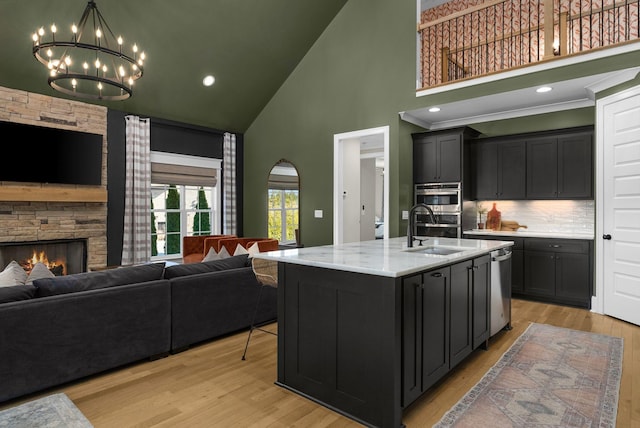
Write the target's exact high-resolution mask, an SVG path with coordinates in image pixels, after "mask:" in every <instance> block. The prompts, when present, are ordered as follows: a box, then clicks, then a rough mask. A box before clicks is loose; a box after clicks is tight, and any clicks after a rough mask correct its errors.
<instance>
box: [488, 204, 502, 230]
mask: <svg viewBox="0 0 640 428" xmlns="http://www.w3.org/2000/svg"><path fill="white" fill-rule="evenodd" d="M501 217H502V214H501V213H500V211H498V209H497V208H496V203H495V202H494V203H493V208H491V210H490V211H489V212H488V213H487V222H486V224H485V226H486V228H487V229H492V230H500V221H501Z"/></svg>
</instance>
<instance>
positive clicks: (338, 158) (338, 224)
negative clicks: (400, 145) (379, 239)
mask: <svg viewBox="0 0 640 428" xmlns="http://www.w3.org/2000/svg"><path fill="white" fill-rule="evenodd" d="M377 134H381V135H382V137H383V144H384V189H383V199H384V201H383V210H384V222H385V224H384V235H383V236H384V239H389V126H388V125H387V126H380V127H377V128H369V129H362V130H359V131H352V132H343V133H341V134H334V136H333V244H334V245H336V244H341V243H342V242H343V239H342V237H343V232H344V229H343V218H342V217H343V215H342V213H343V209H342V183H343V168H344V165H343V164H342V143H343V141H346V140H354V139H359V138H363V137H367V136H370V135H377Z"/></svg>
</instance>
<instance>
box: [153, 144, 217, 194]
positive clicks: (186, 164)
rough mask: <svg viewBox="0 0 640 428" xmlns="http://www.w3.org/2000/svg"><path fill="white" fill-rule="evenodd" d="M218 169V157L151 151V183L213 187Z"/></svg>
mask: <svg viewBox="0 0 640 428" xmlns="http://www.w3.org/2000/svg"><path fill="white" fill-rule="evenodd" d="M219 169H220V160H219V159H210V158H202V157H196V156H188V155H178V154H174V153H165V152H152V153H151V182H152V183H161V184H176V185H185V186H211V187H214V186H215V185H216V183H217V180H218V177H217V175H218V170H219Z"/></svg>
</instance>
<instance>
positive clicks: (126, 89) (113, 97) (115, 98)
mask: <svg viewBox="0 0 640 428" xmlns="http://www.w3.org/2000/svg"><path fill="white" fill-rule="evenodd" d="M71 79H77V80H91V81H94V82H100V83H104V84H106V85H109V86H113V87H115V88H118V89H121V90H122V91H124V92H123V93H121V94H120V95H102V94H97V95H95V94H90V93H83V92H76V91H74V90H71V89H68V88H66V87H64V86H61V85H59V84H58V83H56V82H57V81H58V80H71ZM47 82H48V83H49V86H51V87H52V88H53V89H55V90H57V91H60V92H62V93H65V94H67V95H73V96H75V97H78V98H84V99H93V100H95V99H99V100H106V101H121V100H126V99H127V98H129V97H130V96H131V95H132V94H133V90H132V89H131V88H129V87H128V86H126V85H123V84H122V83H120V82H117V81H114V80H112V79H107V78H103V77H99V76H91V75H86V74H77V73H76V74H73V73H69V74H64V75H56V76H49V78H48V79H47Z"/></svg>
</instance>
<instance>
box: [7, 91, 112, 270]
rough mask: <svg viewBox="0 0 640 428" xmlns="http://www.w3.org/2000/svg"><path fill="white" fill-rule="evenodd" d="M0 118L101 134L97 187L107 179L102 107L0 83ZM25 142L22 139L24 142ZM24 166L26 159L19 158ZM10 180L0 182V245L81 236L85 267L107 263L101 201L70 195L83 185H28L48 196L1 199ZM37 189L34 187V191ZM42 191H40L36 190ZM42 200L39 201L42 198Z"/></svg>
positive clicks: (104, 208) (104, 205)
mask: <svg viewBox="0 0 640 428" xmlns="http://www.w3.org/2000/svg"><path fill="white" fill-rule="evenodd" d="M0 120H4V121H9V122H19V123H26V124H31V125H37V126H50V127H56V128H62V129H70V130H77V131H83V132H91V133H94V134H102V135H103V136H104V141H103V162H102V164H103V167H102V186H99V187H100V188H101V189H104V190H105V193H106V183H107V156H106V154H107V150H106V149H107V144H106V134H107V108H106V107H102V106H96V105H92V104H86V103H82V102H78V101H72V100H64V99H60V98H55V97H50V96H46V95H40V94H34V93H30V92H25V91H18V90H14V89H9V88H4V87H0ZM25 143H26V142H25ZM25 164H28V162H25ZM15 185H16V183H6V182H0V243H2V242H32V241H48V240H64V239H86V240H87V268H88V269H89V270H91V269H92V268H100V267H104V266H106V264H107V203H106V202H95V201H94V200H91V199H88V200H87V201H82V200H79V199H82V198H77V197H74V196H73V193H74V192H75V191H77V193H78V194H82V193H83V190H84V189H85V188H86V187H83V186H66V187H64V188H63V189H62V193H64V195H71V197H69V198H68V199H69V200H68V201H65V200H64V199H65V196H64V195H62V196H61V195H60V194H57V193H56V192H61V189H60V187H59V186H52V187H50V188H49V187H47V185H45V184H38V183H34V184H28V185H26V186H24V188H25V189H27V190H29V186H30V187H32V188H34V190H39V191H40V192H39V194H42V193H44V194H49V195H51V198H50V199H51V200H46V199H49V198H47V197H44V198H42V197H39V198H38V200H33V201H31V200H24V199H28V197H26V198H24V199H23V200H20V201H12V200H7V198H6V197H4V198H3V197H2V192H3V190H5V191H7V190H12V191H11V192H8V191H7V192H6V193H11V194H14V193H15V192H14V190H15ZM35 188H37V189H35ZM42 190H44V192H42ZM43 199H44V200H43Z"/></svg>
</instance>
